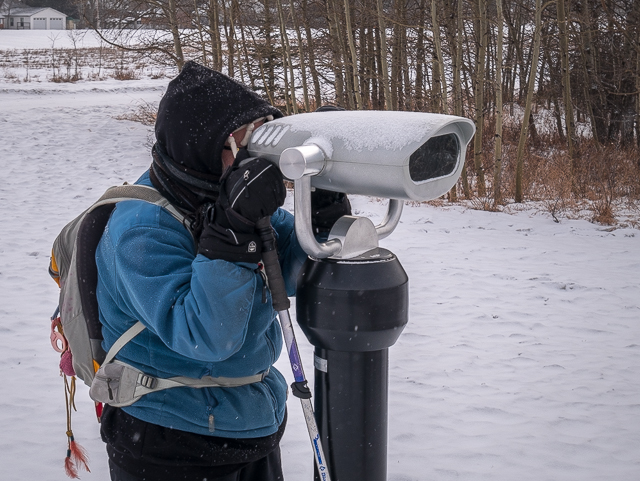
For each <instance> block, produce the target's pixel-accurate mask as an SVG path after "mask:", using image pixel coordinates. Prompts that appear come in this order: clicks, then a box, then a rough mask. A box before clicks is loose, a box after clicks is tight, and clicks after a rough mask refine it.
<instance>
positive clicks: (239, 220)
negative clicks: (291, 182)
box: [198, 158, 287, 264]
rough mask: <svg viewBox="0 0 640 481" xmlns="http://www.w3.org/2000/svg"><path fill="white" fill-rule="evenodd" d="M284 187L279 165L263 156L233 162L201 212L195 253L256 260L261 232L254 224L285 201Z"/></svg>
mask: <svg viewBox="0 0 640 481" xmlns="http://www.w3.org/2000/svg"><path fill="white" fill-rule="evenodd" d="M286 194H287V191H286V189H285V187H284V181H283V178H282V173H281V172H280V169H278V167H277V166H276V165H274V164H272V163H271V162H269V161H268V160H266V159H262V158H251V159H247V160H244V161H242V162H240V163H239V164H238V165H234V166H233V167H232V168H231V169H230V170H229V171H228V172H226V173H225V175H224V176H223V178H222V180H221V185H220V197H218V200H217V201H216V203H215V205H209V206H208V207H207V208H206V209H205V212H204V220H203V228H202V234H201V235H200V240H199V244H198V253H199V254H202V255H204V256H206V257H208V258H209V259H224V260H227V261H230V262H252V263H254V264H255V263H258V262H259V261H260V258H261V241H260V236H259V235H258V233H257V232H256V230H255V224H256V222H257V221H258V220H260V219H262V218H263V217H270V216H271V215H273V213H274V212H275V211H276V210H277V209H278V207H280V206H281V205H282V204H284V199H285V197H286Z"/></svg>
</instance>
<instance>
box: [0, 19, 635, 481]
mask: <svg viewBox="0 0 640 481" xmlns="http://www.w3.org/2000/svg"><path fill="white" fill-rule="evenodd" d="M2 35H3V32H1V31H0V49H2V48H3V47H2V38H3V37H2ZM15 48H19V47H15ZM167 81H168V80H167V79H164V80H162V79H161V80H155V81H153V80H141V81H129V82H117V81H105V82H79V83H76V84H65V85H59V84H51V83H44V82H43V83H41V84H39V85H38V86H37V88H36V87H34V85H33V84H32V83H11V82H4V83H3V81H2V79H0V145H1V146H2V151H1V153H0V168H1V170H2V182H0V209H1V210H0V374H1V377H2V380H3V387H2V396H1V397H0V467H1V468H2V471H1V474H0V478H1V479H2V480H7V481H26V480H38V481H60V480H64V479H66V477H65V474H64V469H63V460H64V456H65V453H66V436H65V431H66V418H65V409H64V392H63V384H62V379H61V378H60V377H58V368H57V364H58V354H56V353H55V352H54V351H53V350H52V349H51V346H50V343H49V317H50V315H51V313H52V312H53V310H54V308H55V305H56V302H57V295H58V289H57V287H56V285H55V284H54V282H53V281H52V280H51V279H50V278H49V275H48V273H47V267H48V264H49V253H50V249H51V244H52V242H53V240H54V238H55V236H56V234H57V232H58V231H59V230H60V228H61V227H62V226H63V225H64V224H65V223H66V222H67V221H68V220H70V219H71V218H72V217H74V216H75V215H76V214H78V213H79V212H80V211H81V210H83V209H84V208H85V207H86V206H88V205H89V204H90V203H91V202H93V201H94V200H95V199H96V198H98V197H99V196H100V194H101V193H102V192H103V190H104V189H105V188H107V187H108V186H111V185H114V184H120V183H122V182H124V181H133V180H135V179H136V178H137V177H138V176H139V174H140V173H142V172H143V171H144V170H145V169H146V168H147V167H148V165H149V163H150V161H151V157H150V155H149V148H148V144H149V142H150V139H151V138H152V137H151V136H152V133H151V130H150V128H149V127H145V126H143V125H141V124H138V123H134V122H130V121H123V120H117V119H116V117H119V116H121V115H123V114H126V113H128V112H131V111H132V110H133V109H135V108H136V106H137V105H140V103H142V102H151V103H155V102H157V101H158V100H159V99H160V97H161V95H162V92H163V90H164V88H165V86H166V83H167ZM287 202H288V204H287V205H288V206H289V207H291V199H288V201H287ZM353 204H354V207H355V210H356V212H357V213H358V214H359V215H367V216H371V217H372V218H374V219H375V220H379V219H380V217H381V215H382V214H383V212H384V209H385V206H384V204H381V203H379V202H377V201H375V200H372V199H367V198H361V197H359V198H355V199H353ZM382 245H383V246H384V247H387V248H389V249H390V250H392V251H393V252H395V253H396V254H397V255H398V257H399V258H400V260H401V262H402V264H403V265H404V267H405V269H406V271H407V273H408V275H409V279H410V320H409V324H408V325H407V327H406V328H405V330H404V333H403V334H402V336H401V337H400V339H399V340H398V342H397V344H396V345H395V346H393V347H392V348H391V350H390V399H389V447H388V455H389V457H388V462H389V468H388V473H389V474H388V479H389V481H424V480H434V481H436V480H438V481H439V480H449V479H461V480H474V481H475V480H499V481H512V480H519V481H529V480H530V481H543V480H554V481H573V480H580V481H601V480H616V481H633V480H638V479H640V377H639V374H638V373H639V372H640V231H638V230H634V229H624V228H620V229H617V230H611V229H605V228H604V227H602V226H598V225H594V224H590V223H588V222H586V221H578V220H576V221H569V220H563V221H562V222H561V223H559V224H558V223H555V222H553V220H552V219H550V218H549V217H547V216H545V215H542V214H536V213H535V211H533V210H527V209H525V210H523V211H521V212H518V213H514V214H511V215H509V214H504V213H489V212H481V211H474V210H469V209H466V208H464V207H461V206H444V207H439V208H438V207H433V206H430V205H420V206H406V207H405V211H404V214H403V217H402V221H401V223H400V225H399V226H398V228H397V230H396V232H394V233H393V234H392V235H391V236H390V237H388V238H387V239H385V240H384V241H382ZM297 332H298V341H299V343H300V347H301V351H302V355H303V359H304V362H305V370H306V372H307V376H308V377H310V378H313V375H312V374H313V369H312V368H313V364H312V348H311V346H310V345H309V344H308V343H307V342H306V339H305V338H304V335H303V334H302V333H301V332H300V331H299V330H298V331H297ZM278 367H279V369H280V370H281V371H282V372H283V373H284V374H285V376H287V378H288V379H291V372H290V368H289V366H288V362H287V359H286V356H282V357H281V359H280V361H279V362H278ZM76 404H77V407H78V412H77V413H74V416H73V428H74V433H75V436H76V439H77V440H78V441H79V442H80V443H81V444H83V445H84V446H85V447H86V448H87V449H88V451H89V453H90V455H91V462H90V466H91V469H92V472H91V473H82V474H81V476H82V479H83V480H87V481H91V480H95V481H108V479H109V476H108V470H107V459H106V453H105V450H104V445H103V444H102V442H101V441H100V438H99V433H98V424H97V423H96V422H95V417H94V414H93V406H92V402H91V400H90V399H89V397H88V393H87V389H86V388H85V387H84V385H81V386H79V387H78V393H77V398H76ZM289 413H290V418H289V425H288V428H287V431H286V434H285V437H284V440H283V443H282V452H283V464H284V470H285V476H286V479H287V480H288V481H311V480H312V479H313V476H312V462H313V461H312V454H311V449H310V445H309V441H308V438H307V433H306V427H305V425H304V422H303V419H302V415H301V409H300V406H299V403H298V402H297V400H295V399H292V400H290V402H289ZM347 481H348V480H347ZM351 481H359V480H351ZM363 481H364V480H363Z"/></svg>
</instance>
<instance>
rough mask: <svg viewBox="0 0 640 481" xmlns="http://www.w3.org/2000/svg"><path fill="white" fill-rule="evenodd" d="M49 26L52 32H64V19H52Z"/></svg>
mask: <svg viewBox="0 0 640 481" xmlns="http://www.w3.org/2000/svg"><path fill="white" fill-rule="evenodd" d="M49 25H50V27H51V30H62V28H63V27H62V19H61V18H50V19H49Z"/></svg>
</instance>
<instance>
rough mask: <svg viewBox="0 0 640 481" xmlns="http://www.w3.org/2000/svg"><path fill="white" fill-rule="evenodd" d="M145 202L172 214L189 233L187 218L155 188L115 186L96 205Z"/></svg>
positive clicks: (126, 185)
mask: <svg viewBox="0 0 640 481" xmlns="http://www.w3.org/2000/svg"><path fill="white" fill-rule="evenodd" d="M136 199H137V200H143V201H145V202H149V203H150V204H155V205H158V206H160V207H162V208H163V209H165V210H166V211H167V212H169V214H171V215H172V216H173V217H174V218H175V219H176V220H177V221H178V222H180V223H181V224H182V225H183V226H185V227H186V228H187V229H188V230H189V232H191V228H190V227H189V225H188V224H187V223H186V217H185V215H184V214H183V213H182V211H180V210H179V209H178V208H177V207H176V206H174V205H173V204H172V203H171V202H169V201H168V200H167V199H166V198H165V197H163V195H162V194H160V192H158V191H157V190H156V189H154V188H153V187H147V186H146V185H137V184H133V185H131V184H124V185H115V186H113V187H110V188H108V189H107V190H106V192H105V193H104V194H102V197H100V199H98V201H97V202H96V203H95V204H94V205H96V206H97V205H102V204H112V203H114V202H120V201H121V200H136Z"/></svg>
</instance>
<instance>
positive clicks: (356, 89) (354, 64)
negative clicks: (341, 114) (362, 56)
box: [344, 0, 362, 110]
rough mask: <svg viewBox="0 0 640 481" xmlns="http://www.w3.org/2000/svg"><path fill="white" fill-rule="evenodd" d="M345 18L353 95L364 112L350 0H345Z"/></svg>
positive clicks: (358, 106)
mask: <svg viewBox="0 0 640 481" xmlns="http://www.w3.org/2000/svg"><path fill="white" fill-rule="evenodd" d="M344 18H345V22H344V23H345V34H346V37H347V44H348V46H349V52H350V54H351V62H350V64H351V65H350V70H351V72H350V73H351V76H352V79H353V80H352V82H353V93H354V97H355V104H356V109H357V110H362V95H361V93H360V79H359V78H358V56H357V54H356V44H355V41H354V39H353V25H352V23H351V7H350V6H349V0H344ZM347 75H348V74H347Z"/></svg>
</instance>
